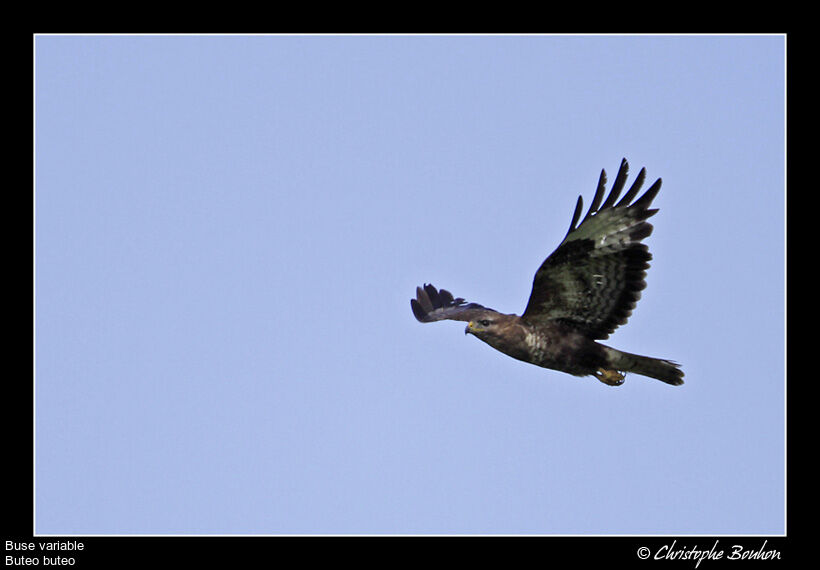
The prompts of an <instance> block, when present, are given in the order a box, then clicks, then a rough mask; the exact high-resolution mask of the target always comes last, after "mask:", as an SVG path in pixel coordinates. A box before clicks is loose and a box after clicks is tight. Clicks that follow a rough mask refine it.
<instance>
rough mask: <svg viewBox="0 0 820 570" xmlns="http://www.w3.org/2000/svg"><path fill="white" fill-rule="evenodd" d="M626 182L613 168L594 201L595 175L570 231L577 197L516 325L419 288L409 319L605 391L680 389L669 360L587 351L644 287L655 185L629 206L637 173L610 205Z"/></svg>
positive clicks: (595, 348) (623, 317)
mask: <svg viewBox="0 0 820 570" xmlns="http://www.w3.org/2000/svg"><path fill="white" fill-rule="evenodd" d="M628 172H629V165H628V163H627V161H626V159H623V161H621V167H620V169H619V170H618V175H617V176H616V177H615V182H614V183H613V185H612V189H611V190H610V193H609V195H608V196H607V198H606V200H605V201H603V200H604V194H605V193H606V188H605V185H606V172H605V171H601V177H600V179H599V181H598V188H597V190H596V192H595V196H594V198H593V199H592V204H591V205H590V207H589V210H588V211H587V213H586V215H585V216H584V219H583V220H581V223H580V224H578V220H579V218H580V217H581V212H582V211H583V200H582V198H581V197H580V196H579V197H578V203H577V205H576V207H575V213H574V215H573V217H572V222H571V223H570V226H569V230H568V231H567V234H566V236H565V237H564V240H563V241H562V242H561V243H560V245H559V246H558V248H557V249H556V250H555V251H554V252H552V254H551V255H550V256H549V257H547V259H546V260H544V263H542V264H541V267H539V268H538V271H536V273H535V278H534V280H533V286H532V292H531V293H530V299H529V302H528V303H527V307H526V309H525V310H524V313H523V314H522V315H521V316H520V317H519V316H518V315H505V314H502V313H499V312H498V311H494V310H493V309H490V308H488V307H483V306H481V305H479V304H477V303H467V302H466V301H465V300H464V299H462V298H460V297H459V298H454V297H453V295H452V294H451V293H450V292H449V291H447V290H445V289H441V290H437V289H436V288H435V287H433V286H432V285H427V284H425V285H424V287H423V288H422V287H417V288H416V298H415V299H411V300H410V306H411V307H412V309H413V314H414V315H415V317H416V319H418V320H419V321H420V322H423V323H429V322H433V321H441V320H445V319H448V320H455V321H468V323H469V324H468V325H467V328H466V329H465V331H464V332H465V334H468V333H469V334H472V335H474V336H476V337H478V338H479V339H481V340H482V341H484V342H486V343H487V344H489V345H490V346H492V347H493V348H495V349H496V350H499V351H501V352H503V353H504V354H507V355H509V356H512V357H513V358H517V359H518V360H523V361H524V362H529V363H531V364H535V365H536V366H542V367H544V368H551V369H553V370H560V371H562V372H567V373H569V374H573V375H575V376H587V375H592V376H595V377H596V378H598V379H599V380H600V381H601V382H604V383H605V384H609V385H611V386H619V385H621V384H622V383H623V380H624V375H625V373H626V372H634V373H635V374H641V375H643V376H649V377H651V378H656V379H658V380H661V381H663V382H666V383H667V384H673V385H679V384H683V371H681V370H680V367H679V365H678V364H676V363H674V362H672V361H670V360H663V359H660V358H650V357H647V356H639V355H637V354H630V353H628V352H622V351H620V350H616V349H614V348H610V347H608V346H604V345H603V344H600V343H598V342H596V341H598V340H604V339H606V338H608V337H609V335H610V333H612V331H614V330H615V329H616V328H617V327H618V326H619V325H622V324H624V323H626V321H627V319H628V318H629V316H630V315H631V314H632V310H633V309H634V308H635V305H636V304H637V302H638V299H640V297H641V291H642V290H643V289H644V288H645V287H646V281H644V278H645V277H646V270H647V269H648V268H649V261H650V260H651V259H652V254H650V253H649V249H648V248H647V246H646V245H645V244H643V243H641V240H643V239H644V238H646V237H648V236H649V235H650V234H651V233H652V225H651V224H650V223H649V222H647V221H646V220H647V219H648V218H650V217H651V216H653V215H655V214H656V213H657V211H658V210H657V209H650V208H649V206H650V205H651V204H652V200H653V199H654V198H655V196H656V195H657V194H658V191H659V190H660V188H661V179H660V178H659V179H658V180H657V181H656V182H655V183H654V184H652V186H650V187H649V189H648V190H647V191H646V192H645V193H644V194H643V195H642V196H641V197H640V198H638V199H637V200H635V197H636V196H637V194H638V191H639V190H640V189H641V186H642V185H643V182H644V179H645V178H646V169H641V171H640V173H639V174H638V177H637V178H636V179H635V182H633V184H632V186H631V187H630V188H629V190H628V191H627V193H626V194H624V196H623V198H621V199H620V201H618V198H619V196H620V194H621V191H622V190H623V188H624V185H625V183H626V178H627V173H628ZM633 200H634V202H633ZM602 201H603V203H602ZM616 201H617V202H616Z"/></svg>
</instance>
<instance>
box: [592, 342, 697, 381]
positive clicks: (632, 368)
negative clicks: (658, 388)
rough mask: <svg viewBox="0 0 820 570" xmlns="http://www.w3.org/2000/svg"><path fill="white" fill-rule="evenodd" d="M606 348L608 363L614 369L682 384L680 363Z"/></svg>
mask: <svg viewBox="0 0 820 570" xmlns="http://www.w3.org/2000/svg"><path fill="white" fill-rule="evenodd" d="M606 349H607V350H606V353H607V360H608V362H609V365H610V366H612V368H614V369H615V370H620V371H622V372H633V373H635V374H640V375H641V376H649V377H650V378H655V379H656V380H660V381H661V382H666V383H667V384H672V385H674V386H679V385H681V384H683V370H681V369H680V364H677V363H675V362H672V361H671V360H664V359H662V358H651V357H649V356H640V355H638V354H630V353H628V352H622V351H620V350H615V349H614V348H609V347H606Z"/></svg>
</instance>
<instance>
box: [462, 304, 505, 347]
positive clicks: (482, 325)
mask: <svg viewBox="0 0 820 570" xmlns="http://www.w3.org/2000/svg"><path fill="white" fill-rule="evenodd" d="M506 316H507V315H502V314H501V313H496V312H495V311H482V312H481V314H479V315H476V316H475V317H474V318H472V319H471V320H470V322H469V323H467V327H466V328H465V329H464V334H471V335H474V336H476V337H478V338H480V339H481V340H483V341H485V342H486V341H487V339H488V338H490V337H493V336H497V335H498V333H499V332H500V331H499V326H500V325H502V324H503V323H506V319H504V317H506Z"/></svg>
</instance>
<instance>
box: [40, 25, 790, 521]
mask: <svg viewBox="0 0 820 570" xmlns="http://www.w3.org/2000/svg"><path fill="white" fill-rule="evenodd" d="M35 58H36V60H35V63H36V70H35V72H36V75H35V81H36V100H35V105H36V107H35V112H36V126H35V136H36V172H35V174H36V195H35V196H36V199H35V206H36V219H35V222H36V235H35V237H36V244H35V245H36V250H35V252H36V283H35V284H36V321H35V324H36V424H35V425H36V509H35V514H36V528H35V530H36V532H38V533H59V534H108V533H116V534H131V533H140V534H163V533H174V534H198V533H209V534H233V533H241V534H282V533H286V534H302V533H307V534H322V533H333V534H349V533H352V534H359V533H368V534H379V533H390V534H406V533H409V534H428V533H437V534H463V533H467V534H470V533H487V534H493V533H507V534H752V533H764V534H780V533H783V532H784V531H785V526H784V525H785V522H784V519H785V507H784V501H785V488H784V485H785V482H784V475H785V473H784V471H785V464H784V436H785V435H784V391H785V379H784V369H785V366H784V246H785V244H784V202H785V191H784V178H785V170H784V168H785V166H784V136H785V135H784V129H785V126H784V65H785V63H784V38H783V37H779V36H759V37H740V36H732V37H716V36H705V37H701V36H687V37H665V36H660V37H657V36H650V37H621V36H609V37H594V36H587V37H550V36H477V37H448V36H421V37H416V36H341V37H339V36H318V37H307V36H249V37H224V36H223V37H196V36H191V37H166V36H148V37H123V36H104V37H94V36H78V37H59V36H39V37H37V38H36V41H35ZM622 157H626V158H627V159H628V160H629V161H630V163H631V165H632V173H633V174H635V173H637V171H638V170H639V169H640V168H641V167H642V166H646V168H647V170H648V179H649V180H648V181H649V182H651V181H654V180H655V178H657V177H662V178H663V189H662V190H661V192H660V194H659V196H658V198H657V199H656V202H655V204H656V205H657V206H658V207H659V208H660V213H659V214H658V215H657V216H655V217H654V218H653V223H654V225H655V232H654V234H653V235H652V236H651V237H650V238H649V240H648V243H649V246H650V250H651V251H652V252H653V254H654V256H655V259H654V261H653V263H652V268H651V269H650V271H649V274H648V278H647V282H648V288H647V289H646V290H645V291H644V295H643V298H642V299H641V301H640V303H639V304H638V307H637V309H636V311H635V312H634V314H633V316H632V318H631V319H630V321H629V323H628V324H627V325H626V326H625V327H622V328H620V329H618V331H616V333H615V334H614V335H613V336H612V337H611V338H610V339H609V340H608V341H607V343H608V344H610V345H612V346H615V347H617V348H621V349H623V350H628V351H630V352H637V353H641V354H646V355H651V356H657V357H664V358H670V359H673V360H676V361H678V362H680V363H682V365H683V369H684V371H685V373H686V378H685V380H686V384H685V385H684V386H682V387H671V386H668V385H666V384H663V383H661V382H657V381H653V380H650V379H647V378H643V377H640V376H628V377H627V381H626V383H625V384H624V385H623V386H622V387H620V388H611V387H608V386H605V385H603V384H601V383H600V382H598V381H597V380H595V379H594V378H591V377H588V378H576V377H573V376H568V375H566V374H561V373H558V372H554V371H550V370H546V369H542V368H538V367H535V366H532V365H528V364H525V363H522V362H518V361H516V360H513V359H511V358H508V357H506V356H504V355H502V354H500V353H498V352H496V351H494V350H492V349H491V348H490V347H488V346H486V345H484V344H483V343H481V342H480V341H478V340H477V339H476V338H473V337H467V336H465V335H464V334H463V328H464V326H463V323H453V322H443V323H436V324H430V325H422V324H419V323H418V322H416V320H415V319H414V318H413V315H412V313H411V311H410V303H409V300H410V298H411V296H413V294H414V291H415V287H416V286H417V285H420V284H421V283H423V282H432V283H433V284H435V285H437V286H439V287H444V288H446V289H449V290H450V291H452V292H453V293H454V294H455V295H457V296H462V297H465V298H467V299H468V300H471V301H476V302H479V303H482V304H485V305H488V306H491V307H493V308H495V309H497V310H500V311H503V312H515V313H519V314H520V313H521V311H522V310H523V308H524V306H525V304H526V301H527V297H528V295H529V291H530V286H531V283H532V277H533V274H534V272H535V270H536V268H537V267H538V265H539V264H540V263H541V261H542V260H543V259H544V258H545V257H546V256H547V255H548V254H549V253H550V252H551V251H552V250H553V249H554V248H555V246H556V245H557V244H558V242H559V241H560V239H561V238H562V237H563V235H564V233H565V232H566V229H567V226H568V225H569V221H570V218H571V216H572V212H573V208H574V206H575V201H576V199H577V197H578V195H579V194H582V195H583V196H584V197H585V201H586V203H589V200H590V198H591V196H592V194H593V192H594V190H595V185H596V183H597V180H598V175H599V173H600V170H601V168H606V169H607V172H608V173H609V174H610V178H612V177H614V174H615V172H616V171H617V167H618V164H619V162H620V160H621V158H622Z"/></svg>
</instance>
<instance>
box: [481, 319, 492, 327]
mask: <svg viewBox="0 0 820 570" xmlns="http://www.w3.org/2000/svg"><path fill="white" fill-rule="evenodd" d="M478 323H479V324H480V325H481V326H482V327H488V326H490V321H488V320H487V319H484V320H481V321H478Z"/></svg>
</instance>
